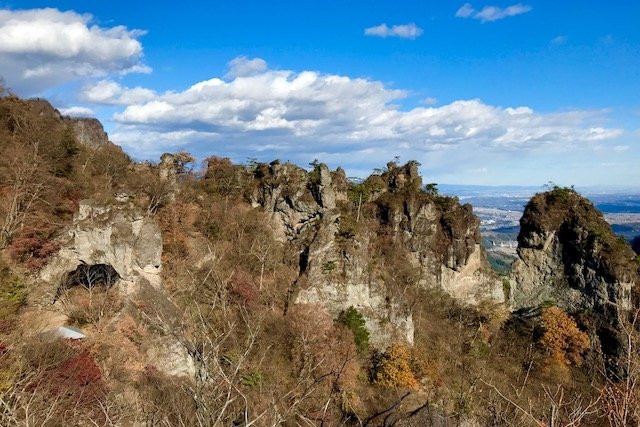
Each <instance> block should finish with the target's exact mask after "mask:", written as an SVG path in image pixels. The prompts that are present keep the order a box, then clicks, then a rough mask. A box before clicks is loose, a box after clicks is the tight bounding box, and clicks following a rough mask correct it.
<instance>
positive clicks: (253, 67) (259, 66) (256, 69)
mask: <svg viewBox="0 0 640 427" xmlns="http://www.w3.org/2000/svg"><path fill="white" fill-rule="evenodd" d="M266 69H267V63H266V61H265V60H264V59H262V58H253V59H249V58H247V57H246V56H238V57H237V58H234V59H232V60H231V61H229V72H228V73H227V74H225V77H227V78H231V79H232V78H235V77H247V76H252V75H254V74H259V73H261V72H263V71H264V70H266Z"/></svg>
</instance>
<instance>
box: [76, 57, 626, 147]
mask: <svg viewBox="0 0 640 427" xmlns="http://www.w3.org/2000/svg"><path fill="white" fill-rule="evenodd" d="M243 61H249V60H247V59H246V58H244V59H243ZM252 61H253V60H252ZM236 63H237V62H234V61H232V62H231V63H230V66H231V67H233V66H234V64H236ZM406 96H407V93H406V92H405V91H403V90H398V89H393V88H390V87H388V86H385V85H384V84H383V83H381V82H378V81H375V80H369V79H363V78H352V77H347V76H341V75H335V74H323V73H319V72H315V71H302V72H294V71H289V70H272V69H269V68H266V67H265V68H264V69H263V70H262V71H255V70H254V71H253V72H252V73H251V74H250V75H243V76H237V77H234V78H231V79H229V80H224V79H222V78H216V77H214V78H211V79H209V80H205V81H202V82H199V83H196V84H193V85H192V86H191V87H188V88H186V89H185V90H182V91H169V92H165V93H161V94H158V93H155V92H153V91H151V90H147V89H143V88H133V89H130V88H126V87H122V86H120V85H119V84H117V83H115V82H112V81H102V82H99V83H98V84H97V85H96V86H94V87H87V88H85V92H84V99H87V100H88V99H93V100H95V101H96V102H100V103H102V104H114V105H122V108H121V110H120V111H118V112H116V113H115V114H114V116H113V120H114V121H115V122H116V123H118V126H117V129H116V130H115V133H114V134H113V135H112V139H113V140H114V141H116V142H118V143H120V144H123V145H125V146H126V147H128V148H129V149H131V150H133V151H135V152H136V154H137V155H141V156H147V157H148V156H155V155H157V154H158V153H159V152H161V151H163V150H167V149H170V148H174V149H177V148H185V147H187V148H188V147H189V146H190V145H198V144H199V145H198V146H199V150H200V151H209V152H215V151H224V152H225V153H230V154H234V155H235V156H236V157H240V158H243V157H242V156H244V155H247V156H251V155H252V153H255V152H256V151H258V152H260V151H269V152H271V153H274V155H278V153H285V154H286V155H291V156H293V155H302V154H301V153H305V152H306V153H310V152H312V151H313V152H321V153H324V154H325V155H323V158H324V157H326V154H327V153H328V154H331V153H339V152H353V153H356V152H361V151H362V150H363V149H365V148H366V149H367V150H374V151H375V150H378V151H379V152H381V153H382V152H384V153H385V155H387V152H388V151H394V150H395V152H396V153H398V152H400V151H402V152H407V153H408V152H411V153H416V152H425V151H434V150H442V149H445V148H448V147H469V148H470V149H473V148H472V147H485V148H489V149H491V148H499V149H506V150H517V149H528V148H534V147H538V146H541V145H553V146H556V145H561V144H571V143H574V142H581V141H582V142H584V141H601V140H606V139H612V138H615V137H617V136H619V135H620V134H621V133H622V131H621V130H620V129H616V128H608V127H604V126H602V124H601V122H602V121H603V118H602V117H601V116H602V114H603V113H602V112H597V111H596V112H592V111H569V112H562V113H539V112H536V111H534V110H532V109H531V108H528V107H515V108H513V107H506V108H505V107H498V106H492V105H488V104H486V103H484V102H482V101H481V100H478V99H469V100H458V101H455V102H452V103H449V104H447V105H442V106H439V107H434V106H419V107H415V108H412V109H408V110H405V109H401V108H400V107H399V106H398V104H399V101H401V100H402V99H403V98H405V97H406ZM203 147H206V148H203ZM221 149H222V150H221ZM293 153H295V154H293ZM392 156H393V154H392ZM368 158H372V156H371V155H369V154H368Z"/></svg>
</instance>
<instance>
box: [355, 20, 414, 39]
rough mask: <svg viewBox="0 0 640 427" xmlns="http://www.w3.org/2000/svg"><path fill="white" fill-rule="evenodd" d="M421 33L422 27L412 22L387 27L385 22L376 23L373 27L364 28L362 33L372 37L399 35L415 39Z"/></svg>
mask: <svg viewBox="0 0 640 427" xmlns="http://www.w3.org/2000/svg"><path fill="white" fill-rule="evenodd" d="M422 33H423V30H422V28H420V27H418V26H417V25H416V24H414V23H410V24H404V25H394V26H392V27H389V26H388V25H387V24H380V25H376V26H375V27H369V28H365V30H364V34H365V35H367V36H374V37H383V38H384V37H400V38H403V39H412V40H413V39H415V38H417V37H420V36H421V35H422Z"/></svg>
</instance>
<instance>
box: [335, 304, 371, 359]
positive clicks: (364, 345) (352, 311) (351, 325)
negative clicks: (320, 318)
mask: <svg viewBox="0 0 640 427" xmlns="http://www.w3.org/2000/svg"><path fill="white" fill-rule="evenodd" d="M338 323H341V324H343V325H345V326H346V327H347V328H348V329H350V330H351V332H353V339H354V341H355V343H356V348H357V349H358V351H359V352H361V353H362V352H365V351H366V350H367V349H368V348H369V331H367V327H366V324H365V321H364V317H362V314H360V312H359V311H358V310H357V309H356V308H355V307H353V306H351V307H349V308H348V309H347V310H345V311H343V312H342V313H340V316H339V317H338Z"/></svg>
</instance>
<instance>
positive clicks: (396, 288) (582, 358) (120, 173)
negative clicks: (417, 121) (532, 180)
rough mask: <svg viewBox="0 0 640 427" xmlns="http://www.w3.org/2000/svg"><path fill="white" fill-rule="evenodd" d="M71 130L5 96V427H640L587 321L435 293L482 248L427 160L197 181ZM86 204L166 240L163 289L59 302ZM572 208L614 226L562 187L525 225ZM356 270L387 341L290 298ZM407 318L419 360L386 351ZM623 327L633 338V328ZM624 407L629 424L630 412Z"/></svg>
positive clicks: (275, 169)
mask: <svg viewBox="0 0 640 427" xmlns="http://www.w3.org/2000/svg"><path fill="white" fill-rule="evenodd" d="M74 129H75V127H74V126H73V122H72V121H70V119H65V118H62V117H60V116H59V115H58V114H57V112H56V111H55V110H54V109H53V108H51V107H50V106H49V105H48V104H47V103H46V102H44V101H24V100H20V99H18V98H15V97H3V98H0V149H1V151H2V156H1V158H0V198H1V203H0V221H1V222H0V223H1V224H2V225H3V229H2V232H3V237H2V239H3V240H2V245H1V248H0V249H2V257H1V258H0V259H1V261H0V304H1V305H0V404H1V405H0V424H2V425H24V424H29V425H33V424H38V425H90V424H95V425H126V424H134V423H146V424H147V425H166V426H169V425H212V426H213V425H245V426H248V425H264V426H271V425H340V424H342V425H391V424H394V423H395V424H394V425H399V426H402V425H429V423H432V422H434V420H435V419H436V418H437V419H439V420H441V421H442V420H444V421H443V422H444V423H445V424H449V425H457V424H461V423H464V422H467V421H468V422H475V423H478V424H481V425H516V424H518V423H521V424H522V425H525V424H526V423H531V422H534V423H536V424H537V425H542V424H545V423H547V422H550V420H551V419H552V418H553V417H556V418H554V422H556V423H559V424H562V425H566V424H568V423H570V422H574V423H575V422H576V419H577V417H580V419H582V420H585V421H584V422H585V423H590V424H594V425H597V424H599V423H600V424H602V423H604V422H605V421H606V420H619V419H622V420H624V422H627V423H633V422H637V421H638V418H637V415H638V414H637V413H636V412H633V411H634V410H635V411H637V409H633V408H632V407H631V406H630V404H629V402H634V400H632V398H633V399H636V398H637V390H635V388H633V387H631V386H630V385H629V384H635V383H628V382H620V381H618V380H617V379H612V378H610V377H606V376H605V372H602V371H599V366H598V365H597V360H598V358H597V354H594V352H592V351H589V350H588V349H587V343H588V342H589V339H590V338H591V337H589V338H586V336H585V335H584V332H583V331H582V329H581V326H582V323H583V322H582V319H583V317H581V316H582V314H580V313H572V312H566V311H558V310H559V309H558V310H556V309H551V308H547V310H546V311H545V312H544V314H542V315H541V316H540V313H537V314H535V315H532V316H529V317H527V316H525V315H522V314H516V315H511V313H510V312H509V311H508V310H507V307H505V306H504V305H501V304H496V303H495V302H493V303H492V302H491V301H490V300H489V301H488V302H487V301H484V302H477V301H474V302H475V305H469V304H466V303H465V302H464V301H462V300H460V299H456V298H454V297H452V296H451V295H450V294H449V293H447V292H445V291H444V290H443V289H441V288H439V287H437V286H426V285H423V284H421V283H422V282H427V278H426V276H427V274H431V273H433V275H434V277H435V278H436V279H441V277H438V276H437V275H436V274H435V273H439V274H440V275H442V274H444V273H443V271H444V272H445V273H451V274H457V272H458V270H461V269H463V268H464V267H465V266H466V265H467V262H468V260H469V258H470V257H471V255H472V254H474V252H473V251H474V250H475V249H474V248H475V247H476V245H478V244H479V242H480V236H479V233H478V227H477V226H478V220H477V218H476V217H475V216H474V215H473V212H472V209H471V207H470V206H467V205H465V206H461V205H460V204H459V203H458V201H457V200H456V199H454V198H449V197H444V196H440V195H438V194H437V189H436V187H435V186H434V185H430V186H429V187H428V188H427V189H424V188H423V185H422V179H421V178H420V177H419V175H418V173H417V164H416V163H415V162H409V163H407V164H406V165H403V166H398V165H396V164H394V163H390V164H389V165H387V168H386V169H384V170H381V171H379V172H378V173H374V174H373V175H372V176H371V177H369V178H368V179H366V180H365V181H363V182H362V183H355V182H350V181H349V180H347V179H346V177H345V175H344V171H341V170H336V171H329V170H328V169H327V168H326V166H324V165H321V164H314V165H312V170H311V171H310V172H308V171H306V170H305V169H303V168H300V167H296V166H294V165H289V164H281V163H280V162H272V163H271V164H264V163H258V162H249V163H248V164H244V165H239V164H234V163H233V162H231V161H230V160H229V159H226V158H219V157H211V158H209V159H207V161H206V162H205V165H204V167H203V168H202V171H199V170H198V168H195V167H194V166H195V165H194V164H193V161H194V159H193V158H192V157H191V156H190V155H188V154H187V153H177V154H173V155H170V154H167V155H165V156H163V158H162V160H161V162H160V163H159V164H152V163H144V164H139V163H135V162H133V161H132V160H131V159H129V158H128V157H127V156H126V155H125V154H123V153H122V151H121V150H120V149H119V148H117V147H115V146H114V145H112V144H110V143H108V142H102V143H99V144H85V143H82V142H80V141H79V138H78V137H77V135H76V134H75V133H74V132H75V131H74ZM97 133H98V134H99V132H97ZM537 197H538V196H537ZM83 199H91V200H92V202H90V203H92V206H95V210H93V211H91V212H101V210H102V209H104V210H105V211H107V210H108V209H109V207H111V208H113V207H115V206H117V207H118V209H115V208H113V212H114V214H113V215H106V214H105V215H104V217H105V218H111V217H113V216H116V217H119V218H120V220H122V218H125V219H126V221H129V223H128V224H126V225H127V227H124V226H123V225H122V223H114V224H115V225H114V224H112V226H114V227H119V228H121V230H119V232H120V233H121V234H126V235H129V234H132V233H133V232H131V233H130V232H129V231H128V230H134V229H136V230H137V229H138V228H139V227H141V226H142V224H144V223H145V221H153V222H154V223H157V224H158V226H159V227H160V229H161V232H162V245H161V246H162V260H161V261H162V266H161V267H162V268H161V274H162V283H161V285H160V286H154V285H153V284H151V283H149V282H145V281H144V280H141V281H140V283H137V285H138V288H125V287H124V285H123V284H122V283H119V282H118V283H115V284H113V283H111V282H109V285H110V286H107V287H100V289H99V290H98V289H97V288H96V289H94V287H93V286H82V284H86V282H84V281H82V280H76V281H75V282H74V284H77V283H80V284H81V286H61V285H62V284H61V283H57V284H55V289H53V290H54V291H55V292H57V291H58V290H59V292H60V295H59V298H58V299H57V300H56V301H55V302H54V303H52V299H51V298H50V297H51V295H50V292H49V291H51V289H45V288H46V286H48V285H47V284H46V281H44V280H42V277H41V276H40V273H41V271H42V268H43V267H44V268H46V267H47V266H49V265H51V263H53V262H55V260H56V254H57V253H58V251H60V250H64V249H65V248H63V247H62V248H61V245H63V243H64V239H63V236H64V235H65V233H66V232H67V231H68V230H69V229H71V227H91V226H94V227H98V225H97V223H99V222H100V221H102V219H101V217H100V215H98V214H95V216H96V218H95V219H94V218H89V219H88V220H87V222H83V223H81V224H80V225H79V224H78V222H77V213H78V209H79V206H80V205H81V203H80V200H83ZM271 202H273V204H274V205H273V206H271V205H270V203H271ZM83 206H84V205H83ZM568 207H569V208H570V211H571V212H574V213H575V215H574V216H572V217H570V218H572V219H571V221H573V222H574V223H578V224H582V222H583V221H586V222H587V223H588V224H587V225H589V227H591V225H593V224H595V225H602V224H601V222H600V219H599V217H597V215H596V216H593V215H592V214H591V213H587V217H586V218H582V217H581V215H582V214H581V212H582V211H581V209H583V208H584V209H583V210H585V212H586V205H584V202H582V201H581V200H580V199H579V198H578V197H577V196H576V195H574V194H573V192H570V191H568V192H567V191H565V190H562V191H561V192H559V193H557V194H555V195H553V194H552V195H551V196H549V197H546V196H545V197H543V196H540V197H538V198H537V199H534V200H532V203H531V206H530V207H528V209H530V210H531V211H532V212H537V213H538V216H537V217H534V218H532V219H531V221H530V222H527V223H525V224H524V227H525V228H527V227H529V229H532V230H534V229H535V230H546V229H547V228H548V227H550V226H557V225H558V224H561V223H562V222H563V221H565V219H564V218H566V211H567V208H568ZM118 212H120V213H122V212H127V214H126V215H125V214H118ZM563 212H564V213H563ZM74 214H75V215H76V222H74V219H73V216H74ZM274 216H277V218H278V221H279V222H278V224H279V225H282V228H277V227H276V225H274V221H273V220H274ZM91 221H94V222H91ZM323 233H326V234H327V235H329V237H326V236H324V235H323ZM116 234H117V233H114V234H113V236H114V237H113V238H114V239H115V238H116V237H115V236H116ZM589 239H590V240H589ZM589 239H588V241H591V242H595V241H597V242H601V243H599V244H598V245H597V250H598V251H601V252H598V253H599V254H600V253H601V254H602V256H601V258H602V259H603V265H608V266H609V267H607V268H610V270H607V271H610V273H611V274H620V272H623V271H626V270H624V269H625V268H627V267H626V264H625V263H622V262H618V261H616V260H617V259H622V258H623V257H622V255H619V254H620V253H622V254H624V253H626V252H625V251H626V250H625V249H618V247H617V246H615V245H616V244H617V243H616V241H614V240H610V239H609V238H608V237H607V236H604V237H602V236H598V235H597V233H595V234H594V235H593V237H592V238H591V237H590V238H589ZM326 247H330V248H331V250H327V249H326ZM617 251H619V252H617ZM362 254H365V255H362ZM416 254H417V256H416ZM625 256H626V255H625ZM625 259H626V258H625ZM354 260H360V261H362V260H366V262H363V263H357V262H355V261H354ZM350 263H351V264H350ZM346 266H347V267H348V266H351V267H353V270H355V269H359V271H358V278H361V277H365V278H367V280H370V282H371V283H380V284H381V286H382V287H383V288H384V290H385V291H386V293H385V294H383V296H382V297H380V298H378V300H379V301H378V300H376V301H378V304H379V305H378V306H377V307H380V310H381V311H384V310H388V312H386V315H387V316H386V317H384V316H382V317H383V318H382V320H380V321H379V322H378V323H376V325H379V330H374V329H372V328H371V325H372V324H373V323H371V322H370V321H371V319H370V318H366V317H365V316H364V315H363V314H362V312H363V310H364V308H365V307H351V306H347V307H344V310H343V311H342V315H340V313H331V312H330V310H328V309H327V304H323V303H324V301H322V300H321V299H318V300H317V301H315V302H312V301H308V302H306V303H296V299H295V296H296V293H298V292H300V290H301V289H303V288H305V286H307V285H309V282H310V281H313V280H316V281H318V282H321V283H329V284H336V283H343V282H347V281H348V280H347V279H348V278H349V277H350V275H351V276H353V275H355V273H354V271H351V270H349V269H348V268H347V267H346ZM483 266H484V265H480V267H483ZM93 267H95V266H93ZM153 267H156V266H153ZM157 267H158V268H159V267H160V266H159V265H158V266H157ZM91 268H92V266H87V267H81V268H80V269H79V270H72V271H69V272H66V273H71V274H70V275H69V274H67V275H66V276H65V277H67V278H71V279H74V278H76V279H77V277H76V276H74V271H80V272H81V273H82V272H87V271H93V270H91ZM101 268H103V267H101ZM104 268H105V269H106V268H107V267H104ZM621 269H622V270H621ZM109 271H110V270H109ZM316 273H317V275H316V276H317V277H316V276H314V274H316ZM78 274H80V273H78ZM466 278H468V277H466ZM76 282H77V283H76ZM434 283H438V282H434ZM121 285H122V286H123V288H120V286H121ZM129 285H130V284H129ZM498 286H499V287H500V288H502V286H503V284H502V282H500V281H499V282H498ZM102 288H104V289H102ZM334 289H337V288H330V291H333V290H334ZM365 289H366V290H367V291H369V290H371V289H372V288H365ZM125 291H126V292H125ZM314 295H315V294H314ZM349 296H350V297H353V298H356V296H354V295H349ZM357 296H358V297H360V295H357ZM365 297H367V298H369V297H371V295H365ZM398 301H402V302H403V303H404V305H402V306H401V307H400V308H398V307H397V306H398V305H399V304H397V303H398ZM394 304H395V305H394ZM390 307H393V310H395V311H393V310H392V309H391V308H390ZM403 310H404V311H403ZM405 312H410V313H411V316H412V317H411V319H412V327H411V328H408V327H407V329H406V330H409V331H411V332H412V333H413V335H412V337H413V344H411V343H409V342H408V340H407V339H406V337H405V338H404V339H403V340H400V339H398V340H397V341H395V340H394V341H390V342H388V343H385V345H384V346H382V347H381V348H376V347H375V346H374V345H373V336H374V335H376V334H380V333H381V332H380V331H381V330H382V329H383V328H384V327H385V326H386V325H385V322H388V323H391V322H392V321H395V322H398V320H397V319H396V318H394V317H393V316H396V317H401V315H402V314H404V313H405ZM52 313H53V314H52ZM389 313H391V314H393V316H392V315H391V314H389ZM59 317H62V318H64V322H67V323H68V322H71V321H75V323H76V324H77V325H79V324H82V327H83V328H84V331H85V332H86V338H85V339H83V340H81V341H69V340H63V339H60V338H56V337H55V336H54V335H53V333H54V332H55V331H54V330H51V324H52V322H54V321H57V320H59ZM405 319H406V318H401V320H402V321H405ZM45 321H46V322H49V323H45V324H44V325H43V324H42V322H45ZM368 322H369V323H368ZM541 322H542V324H541ZM400 323H402V322H400ZM625 327H626V324H625ZM625 330H627V331H629V334H628V337H629V340H635V339H636V338H635V329H634V325H633V324H630V326H629V327H628V329H625ZM627 349H628V351H629V353H628V354H627V358H626V359H625V360H628V362H629V365H628V367H627V373H628V374H629V377H628V378H631V377H632V376H633V375H635V377H633V378H637V375H638V370H639V367H638V366H637V360H638V359H637V355H636V354H635V353H633V351H635V347H632V346H628V347H627ZM180 354H184V355H185V356H184V358H182V359H180V358H178V355H180ZM550 358H552V359H553V360H556V361H560V362H562V364H563V365H564V366H563V375H562V376H560V377H558V376H557V375H556V373H557V372H556V371H553V370H549V369H548V366H549V359H550ZM563 396H564V397H566V396H571V398H570V399H566V398H563ZM620 396H623V397H624V399H626V400H624V402H626V405H627V406H626V408H627V409H629V408H631V409H629V410H628V411H627V412H625V413H623V414H621V413H620V411H619V410H618V408H619V406H616V405H617V404H618V403H619V400H616V399H619V397H620ZM436 415H437V417H436ZM634 417H636V418H634ZM612 422H613V421H612ZM614 425H616V424H614ZM618 425H620V424H618Z"/></svg>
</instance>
